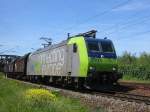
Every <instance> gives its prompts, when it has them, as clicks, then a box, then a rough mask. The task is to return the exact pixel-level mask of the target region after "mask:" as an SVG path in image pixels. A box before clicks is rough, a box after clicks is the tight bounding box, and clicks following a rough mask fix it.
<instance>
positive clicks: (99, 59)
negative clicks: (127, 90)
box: [85, 38, 121, 84]
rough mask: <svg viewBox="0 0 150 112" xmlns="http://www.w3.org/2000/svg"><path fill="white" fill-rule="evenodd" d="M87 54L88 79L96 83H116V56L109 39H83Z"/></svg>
mask: <svg viewBox="0 0 150 112" xmlns="http://www.w3.org/2000/svg"><path fill="white" fill-rule="evenodd" d="M85 42H86V47H87V53H88V60H89V61H88V62H89V64H88V77H89V79H90V80H92V81H94V82H98V83H105V84H106V83H107V84H108V83H110V84H112V83H116V82H117V80H118V79H119V78H121V75H120V74H118V65H117V56H116V52H115V48H114V45H113V43H112V41H111V40H109V39H95V38H85Z"/></svg>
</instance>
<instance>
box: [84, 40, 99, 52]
mask: <svg viewBox="0 0 150 112" xmlns="http://www.w3.org/2000/svg"><path fill="white" fill-rule="evenodd" d="M87 45H88V50H89V51H94V52H99V51H100V49H99V45H98V42H88V43H87Z"/></svg>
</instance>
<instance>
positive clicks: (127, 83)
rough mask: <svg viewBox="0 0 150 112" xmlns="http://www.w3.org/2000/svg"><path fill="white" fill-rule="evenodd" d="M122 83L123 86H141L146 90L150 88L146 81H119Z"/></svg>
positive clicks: (140, 87)
mask: <svg viewBox="0 0 150 112" xmlns="http://www.w3.org/2000/svg"><path fill="white" fill-rule="evenodd" d="M119 83H120V85H123V86H128V87H132V88H139V89H144V90H150V84H145V83H133V82H124V81H123V82H119Z"/></svg>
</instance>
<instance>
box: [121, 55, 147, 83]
mask: <svg viewBox="0 0 150 112" xmlns="http://www.w3.org/2000/svg"><path fill="white" fill-rule="evenodd" d="M118 64H119V71H120V72H121V73H123V78H124V79H127V80H132V79H135V80H150V54H148V53H146V52H143V53H141V54H140V56H138V57H137V56H135V55H133V54H131V53H128V52H124V54H123V55H122V56H120V57H119V58H118Z"/></svg>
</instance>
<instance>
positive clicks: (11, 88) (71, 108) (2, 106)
mask: <svg viewBox="0 0 150 112" xmlns="http://www.w3.org/2000/svg"><path fill="white" fill-rule="evenodd" d="M34 88H35V87H34ZM55 93H56V94H55ZM99 110H100V109H99ZM89 111H90V109H89V108H88V107H86V106H84V105H82V104H81V103H80V102H79V100H75V99H71V98H66V97H63V96H61V95H60V94H59V93H58V92H49V91H48V90H43V89H38V88H35V89H33V86H29V85H26V84H22V83H20V82H18V81H12V80H9V79H5V78H4V77H3V76H2V75H1V74H0V112H89Z"/></svg>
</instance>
